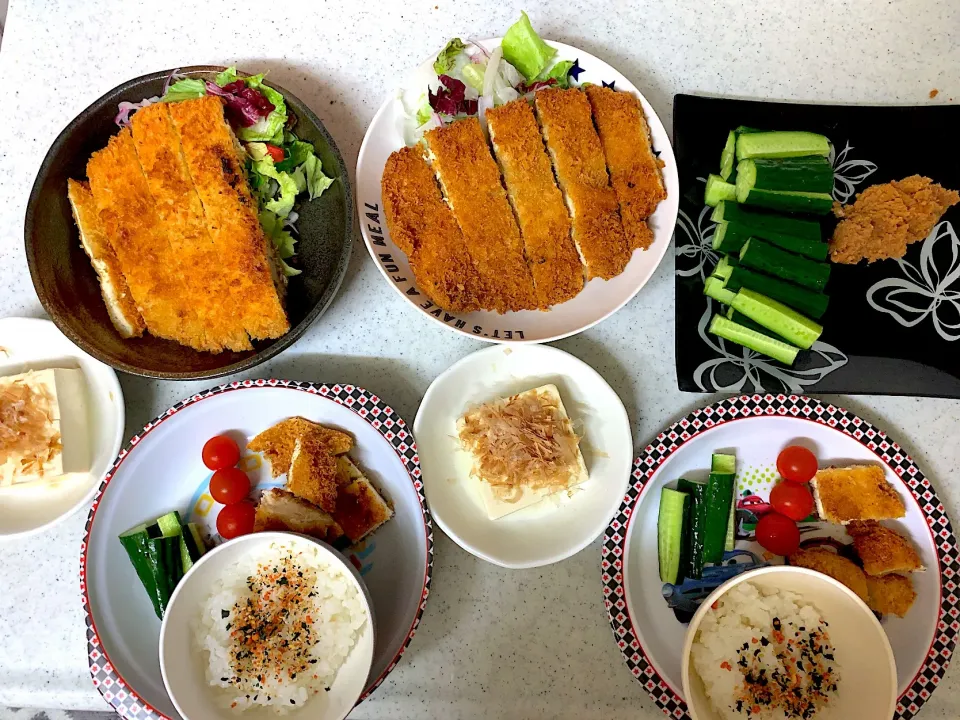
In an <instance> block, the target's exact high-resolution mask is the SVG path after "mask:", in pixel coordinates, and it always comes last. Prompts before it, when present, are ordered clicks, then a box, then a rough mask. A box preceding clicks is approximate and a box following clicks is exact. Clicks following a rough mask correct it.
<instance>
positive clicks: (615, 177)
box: [585, 85, 667, 250]
mask: <svg viewBox="0 0 960 720" xmlns="http://www.w3.org/2000/svg"><path fill="white" fill-rule="evenodd" d="M585 92H586V94H587V99H588V100H589V101H590V107H591V108H592V109H593V121H594V124H595V125H596V126H597V132H598V134H599V135H600V143H601V144H602V145H603V154H604V156H605V157H606V159H607V169H608V170H609V171H610V184H611V185H612V186H613V189H614V191H615V192H616V193H617V199H618V200H619V201H620V219H621V221H622V222H623V231H624V233H626V236H627V242H628V243H629V245H630V248H631V249H638V248H639V249H641V250H646V249H647V248H648V247H650V244H651V243H652V242H653V231H652V230H650V226H649V225H648V224H647V218H649V217H650V216H651V215H653V213H654V211H656V209H657V205H659V204H660V201H661V200H663V199H664V198H666V197H667V191H666V188H665V187H664V185H663V177H662V175H661V173H660V168H661V167H662V163H661V162H660V160H659V159H658V158H657V157H656V156H655V155H654V154H653V147H652V145H651V140H650V128H649V127H648V126H647V121H646V118H645V117H644V115H643V108H642V107H640V101H639V100H637V98H636V97H634V96H633V95H632V94H631V93H627V92H617V91H615V90H612V89H611V88H605V87H602V86H600V85H590V86H588V87H587V88H586V90H585Z"/></svg>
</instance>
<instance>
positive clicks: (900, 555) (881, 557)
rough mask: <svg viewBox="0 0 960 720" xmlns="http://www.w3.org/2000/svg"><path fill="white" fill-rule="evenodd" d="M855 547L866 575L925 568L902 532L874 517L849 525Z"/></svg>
mask: <svg viewBox="0 0 960 720" xmlns="http://www.w3.org/2000/svg"><path fill="white" fill-rule="evenodd" d="M847 534H848V535H850V537H852V538H853V547H854V549H855V550H856V551H857V555H858V556H859V557H860V562H862V563H863V571H864V572H865V573H866V574H867V575H875V576H880V575H889V574H890V573H910V572H916V571H918V570H923V563H921V562H920V556H919V555H917V551H916V550H914V549H913V546H912V545H911V544H910V541H909V540H907V539H906V538H905V537H903V536H902V535H901V534H900V533H898V532H896V531H894V530H891V529H890V528H888V527H884V526H883V525H881V524H880V523H878V522H874V521H872V520H854V521H852V522H850V523H849V524H848V525H847Z"/></svg>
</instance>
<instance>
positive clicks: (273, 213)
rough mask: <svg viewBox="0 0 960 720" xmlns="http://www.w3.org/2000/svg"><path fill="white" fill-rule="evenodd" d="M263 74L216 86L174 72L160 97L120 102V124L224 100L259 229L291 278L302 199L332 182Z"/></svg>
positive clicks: (222, 77) (228, 75) (221, 78)
mask: <svg viewBox="0 0 960 720" xmlns="http://www.w3.org/2000/svg"><path fill="white" fill-rule="evenodd" d="M263 79H264V74H262V73H261V74H260V75H251V76H249V77H240V76H238V75H237V69H236V68H235V67H229V68H227V69H226V70H224V71H223V72H221V73H219V74H218V75H217V76H216V77H215V78H214V80H213V81H210V80H202V79H200V78H192V77H184V76H182V75H179V74H178V73H177V72H176V71H174V72H173V73H171V75H170V77H169V78H167V81H166V83H164V88H163V92H162V93H161V95H160V96H157V97H152V98H147V99H146V100H143V101H142V102H140V103H129V102H123V103H120V107H119V113H118V115H117V117H116V122H117V124H118V125H120V126H126V125H128V124H129V122H130V115H131V114H132V113H133V112H135V111H136V110H138V109H140V108H142V107H146V106H147V105H151V104H153V103H155V102H179V101H181V100H192V99H194V98H199V97H203V96H204V95H217V96H218V97H221V98H223V101H224V105H225V108H224V110H225V115H226V118H227V121H228V122H229V123H230V126H231V127H232V128H233V130H234V132H235V133H236V136H237V138H238V139H239V140H240V143H241V147H242V149H243V150H244V158H243V159H244V162H245V167H246V171H247V177H248V178H249V180H250V187H251V188H252V190H253V192H254V195H256V197H257V203H258V210H259V217H260V225H261V226H262V227H263V230H264V232H265V233H266V235H267V236H268V237H269V238H270V239H271V241H273V244H274V246H275V247H276V248H277V253H278V255H279V256H280V262H281V267H282V268H283V272H284V274H285V275H286V276H287V277H290V276H293V275H299V274H300V271H299V270H296V269H294V268H292V267H290V265H288V264H287V262H286V261H287V260H289V259H290V258H291V257H292V256H293V255H294V254H295V252H296V250H295V246H296V242H297V241H296V238H295V237H294V234H293V233H295V232H296V221H297V212H296V211H295V210H294V204H295V203H296V200H297V198H298V197H300V196H301V195H306V196H307V198H308V199H310V200H313V199H314V198H316V197H318V196H319V195H320V194H322V193H323V191H324V190H326V189H327V188H328V187H330V185H331V184H332V183H333V178H330V177H327V176H326V175H324V173H323V168H322V166H321V163H320V159H319V158H318V157H317V155H316V153H315V149H314V147H313V145H311V144H310V143H308V142H304V141H303V140H300V139H299V138H298V137H297V136H296V134H294V133H293V132H292V128H293V126H294V124H295V123H296V118H295V117H294V116H293V115H291V114H288V113H287V106H286V103H285V102H284V99H283V95H281V94H280V93H279V92H277V91H276V90H274V89H273V88H271V87H268V86H267V85H265V84H264V82H263Z"/></svg>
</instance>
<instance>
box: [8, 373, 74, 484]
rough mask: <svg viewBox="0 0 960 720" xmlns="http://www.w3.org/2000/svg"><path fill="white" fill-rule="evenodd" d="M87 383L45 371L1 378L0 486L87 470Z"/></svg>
mask: <svg viewBox="0 0 960 720" xmlns="http://www.w3.org/2000/svg"><path fill="white" fill-rule="evenodd" d="M87 408H88V402H87V388H86V378H85V377H84V375H83V371H82V370H77V369H64V368H49V369H45V370H32V371H30V372H26V373H22V374H20V375H13V376H9V377H4V378H0V486H9V485H17V484H21V483H32V482H49V481H51V480H54V479H56V478H58V477H60V476H61V475H65V474H67V473H82V472H88V471H89V470H90V463H91V450H90V436H89V419H88V417H87V412H88V410H87Z"/></svg>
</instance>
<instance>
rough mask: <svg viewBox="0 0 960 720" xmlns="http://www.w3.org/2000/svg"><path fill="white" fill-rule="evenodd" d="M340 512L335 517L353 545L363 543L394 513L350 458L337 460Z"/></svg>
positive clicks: (344, 457) (334, 514)
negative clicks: (362, 540) (361, 541)
mask: <svg viewBox="0 0 960 720" xmlns="http://www.w3.org/2000/svg"><path fill="white" fill-rule="evenodd" d="M337 486H338V487H337V509H336V511H335V512H334V513H333V517H334V518H335V519H336V521H337V523H338V524H339V525H340V526H341V527H342V528H343V532H344V534H345V535H346V536H347V537H349V538H350V540H351V541H352V542H355V543H356V542H359V541H360V540H361V539H362V538H364V537H366V536H367V535H369V534H370V533H372V532H373V531H374V530H376V529H377V528H378V527H380V526H381V525H383V524H384V523H385V522H386V521H387V520H389V519H390V518H392V517H393V510H392V509H391V508H390V506H389V505H388V504H387V503H386V501H385V500H384V499H383V498H382V497H381V496H380V493H379V492H377V489H376V488H375V487H374V486H373V483H371V482H370V481H369V480H367V478H366V477H364V475H363V473H362V472H360V469H359V468H358V467H357V466H356V465H354V464H353V461H352V460H350V458H349V457H347V456H346V455H340V456H339V457H338V458H337Z"/></svg>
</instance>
